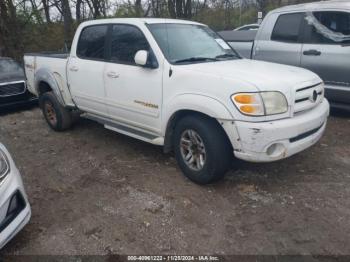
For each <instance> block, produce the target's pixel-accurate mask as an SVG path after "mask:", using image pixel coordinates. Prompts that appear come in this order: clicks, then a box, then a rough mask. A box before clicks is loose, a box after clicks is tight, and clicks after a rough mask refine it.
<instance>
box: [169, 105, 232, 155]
mask: <svg viewBox="0 0 350 262" xmlns="http://www.w3.org/2000/svg"><path fill="white" fill-rule="evenodd" d="M188 115H198V116H201V117H205V118H209V119H214V120H215V121H216V122H217V124H218V126H219V127H220V128H221V129H222V131H223V132H224V134H225V136H226V138H227V139H228V137H227V135H226V132H225V131H224V129H223V128H222V126H221V125H220V123H219V122H218V121H217V120H216V119H215V118H213V117H211V116H209V115H207V114H203V113H201V112H198V111H194V110H179V111H177V112H175V113H174V114H173V115H172V116H171V117H170V119H169V121H168V124H167V128H166V132H165V139H164V148H163V150H164V153H169V152H171V151H172V150H173V134H174V130H175V126H176V124H177V122H178V121H179V120H180V119H181V118H183V117H185V116H188ZM228 141H229V139H228Z"/></svg>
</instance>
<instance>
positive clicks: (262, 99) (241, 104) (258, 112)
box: [231, 92, 288, 116]
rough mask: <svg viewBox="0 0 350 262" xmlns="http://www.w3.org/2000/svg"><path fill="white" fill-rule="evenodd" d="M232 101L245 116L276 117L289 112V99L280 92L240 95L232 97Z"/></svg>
mask: <svg viewBox="0 0 350 262" xmlns="http://www.w3.org/2000/svg"><path fill="white" fill-rule="evenodd" d="M231 100H232V101H233V103H234V104H235V105H236V107H237V108H238V110H239V111H240V112H241V113H243V114H245V115H252V116H264V115H275V114H282V113H285V112H287V111H288V103H287V99H286V97H285V96H284V95H283V94H282V93H280V92H259V93H238V94H234V95H232V97H231Z"/></svg>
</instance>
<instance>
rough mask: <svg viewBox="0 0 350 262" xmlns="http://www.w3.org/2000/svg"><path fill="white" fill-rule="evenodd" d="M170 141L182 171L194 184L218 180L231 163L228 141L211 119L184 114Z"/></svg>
mask: <svg viewBox="0 0 350 262" xmlns="http://www.w3.org/2000/svg"><path fill="white" fill-rule="evenodd" d="M173 143H174V150H175V157H176V160H177V162H178V164H179V166H180V168H181V170H182V172H183V173H184V174H185V176H186V177H188V178H189V179H190V180H192V181H194V182H196V183H198V184H208V183H212V182H215V181H218V180H219V179H221V178H222V177H223V176H224V175H225V173H226V171H227V170H228V169H229V168H230V166H231V161H232V158H233V154H232V147H231V144H230V141H229V140H228V138H227V136H226V134H225V132H224V130H223V129H222V128H221V127H220V125H219V124H218V123H217V121H216V120H215V119H211V118H207V117H204V116H201V115H193V116H186V117H184V118H183V119H181V120H180V121H179V122H178V123H177V125H176V127H175V132H174V141H173Z"/></svg>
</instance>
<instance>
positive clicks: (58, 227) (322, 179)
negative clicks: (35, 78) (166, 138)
mask: <svg viewBox="0 0 350 262" xmlns="http://www.w3.org/2000/svg"><path fill="white" fill-rule="evenodd" d="M0 141H1V142H2V143H4V144H5V145H6V146H7V148H8V149H9V150H10V152H11V153H12V156H13V157H14V159H15V162H16V163H17V166H18V168H19V169H20V171H21V173H22V177H23V180H24V184H25V187H26V190H27V193H28V196H29V199H30V203H31V206H32V218H31V221H30V223H29V224H28V225H27V226H26V227H25V228H24V230H23V231H22V232H20V233H19V234H18V235H17V236H16V237H15V238H14V239H13V240H12V241H11V242H10V243H9V244H8V245H7V246H6V247H5V248H4V249H3V250H2V251H1V252H2V254H25V255H28V254H61V255H62V254H68V255H85V254H115V253H118V254H203V253H205V254H218V255H229V254H318V255H322V254H326V255H329V254H332V255H344V254H350V244H349V243H350V146H349V145H350V114H349V113H341V112H335V113H334V114H333V115H332V116H331V117H330V119H329V123H328V127H327V131H326V134H325V136H324V137H323V138H322V140H321V141H320V142H319V143H318V144H317V145H316V146H314V147H312V148H311V149H309V150H307V151H305V152H302V153H300V154H298V155H296V156H293V157H291V158H289V159H287V160H284V161H280V162H276V163H270V164H250V163H244V162H239V163H238V165H237V169H236V170H232V171H231V172H229V173H228V174H227V176H226V178H225V179H224V180H223V181H221V182H219V183H217V184H214V185H210V186H198V185H196V184H193V183H191V182H190V181H189V180H187V179H186V178H185V177H183V176H182V174H181V172H180V170H179V169H178V167H177V165H176V162H175V159H174V157H173V155H171V154H170V155H164V154H163V153H162V149H161V148H160V147H157V146H153V145H149V144H146V143H143V142H140V141H138V140H135V139H132V138H128V137H126V136H123V135H120V134H117V133H114V132H112V131H109V130H106V129H104V128H103V127H102V126H101V125H99V124H97V123H94V122H92V121H88V120H83V119H82V120H80V121H79V123H78V124H77V125H76V126H75V127H74V128H73V129H72V130H70V131H68V132H64V133H56V132H54V131H52V130H50V129H49V127H48V125H47V124H46V122H45V121H44V119H43V117H42V115H41V112H40V111H39V109H37V108H31V109H28V110H23V111H20V112H6V113H2V116H0Z"/></svg>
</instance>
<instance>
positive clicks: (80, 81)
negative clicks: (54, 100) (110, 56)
mask: <svg viewBox="0 0 350 262" xmlns="http://www.w3.org/2000/svg"><path fill="white" fill-rule="evenodd" d="M107 31H108V25H92V26H87V27H85V28H83V29H82V31H81V34H80V37H79V40H78V44H77V49H76V55H75V56H74V55H73V56H71V57H70V58H69V61H68V64H67V74H68V83H69V87H70V91H71V94H72V97H73V99H74V101H75V103H76V104H77V105H78V107H79V109H82V110H84V111H86V112H90V113H93V114H97V115H101V116H107V115H108V113H107V107H106V105H105V88H104V79H103V75H104V68H105V58H106V41H107Z"/></svg>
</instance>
